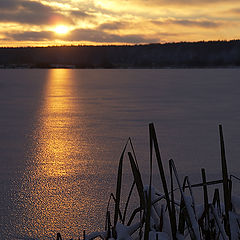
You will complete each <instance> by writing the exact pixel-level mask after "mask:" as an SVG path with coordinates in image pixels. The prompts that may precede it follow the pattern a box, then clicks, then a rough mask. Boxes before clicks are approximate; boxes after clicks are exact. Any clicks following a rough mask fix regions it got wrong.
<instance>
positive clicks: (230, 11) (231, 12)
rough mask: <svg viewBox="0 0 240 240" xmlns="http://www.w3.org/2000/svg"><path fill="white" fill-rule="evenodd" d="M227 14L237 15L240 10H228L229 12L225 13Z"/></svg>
mask: <svg viewBox="0 0 240 240" xmlns="http://www.w3.org/2000/svg"><path fill="white" fill-rule="evenodd" d="M227 13H230V14H237V15H239V14H240V8H233V9H230V10H229V11H227Z"/></svg>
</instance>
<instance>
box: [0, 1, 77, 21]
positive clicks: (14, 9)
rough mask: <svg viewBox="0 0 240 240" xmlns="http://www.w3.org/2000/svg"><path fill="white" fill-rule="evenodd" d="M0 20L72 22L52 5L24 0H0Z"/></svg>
mask: <svg viewBox="0 0 240 240" xmlns="http://www.w3.org/2000/svg"><path fill="white" fill-rule="evenodd" d="M0 21H1V22H16V23H24V24H35V25H42V24H54V23H57V22H61V23H69V24H73V21H72V19H71V18H69V17H66V16H65V15H63V14H61V13H59V12H57V11H56V10H55V9H53V8H52V7H50V6H46V5H43V4H42V3H40V2H36V1H26V0H1V1H0Z"/></svg>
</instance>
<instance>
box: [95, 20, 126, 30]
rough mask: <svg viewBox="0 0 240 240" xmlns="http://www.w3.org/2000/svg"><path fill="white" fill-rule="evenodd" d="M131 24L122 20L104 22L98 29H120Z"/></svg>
mask: <svg viewBox="0 0 240 240" xmlns="http://www.w3.org/2000/svg"><path fill="white" fill-rule="evenodd" d="M129 24H130V23H127V22H120V21H115V22H106V23H102V24H101V25H99V26H98V29H99V30H118V29H124V28H126V27H127V26H128V25H129Z"/></svg>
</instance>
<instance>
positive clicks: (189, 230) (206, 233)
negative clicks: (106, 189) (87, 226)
mask: <svg viewBox="0 0 240 240" xmlns="http://www.w3.org/2000/svg"><path fill="white" fill-rule="evenodd" d="M219 134H220V148H221V167H222V178H221V179H218V180H215V181H207V180H206V173H205V169H201V172H202V182H201V183H198V184H191V182H190V179H189V177H188V176H186V177H185V178H184V181H183V182H182V183H181V182H180V179H179V177H178V172H177V168H176V166H175V163H174V161H173V160H172V159H170V160H169V171H170V184H169V185H170V187H169V186H168V184H167V181H166V177H165V171H164V168H163V163H162V159H161V155H160V150H159V146H158V141H157V137H156V132H155V128H154V125H153V124H152V123H151V124H149V135H150V173H149V183H148V185H143V181H142V177H141V173H140V170H139V167H138V163H137V159H136V155H135V152H134V148H133V145H132V141H131V139H130V138H129V139H128V141H127V143H126V145H125V147H124V149H123V152H122V154H121V157H120V161H119V166H118V174H117V185H116V192H115V194H113V193H111V195H110V200H111V199H112V200H113V204H114V211H113V212H110V211H109V204H110V200H109V202H108V206H107V212H106V221H105V229H104V231H102V232H94V233H91V234H89V235H86V234H85V233H84V237H83V239H84V240H90V239H95V238H101V239H117V240H134V239H136V240H138V239H143V240H165V239H172V240H180V239H181V240H182V239H192V240H200V239H206V240H208V239H209V240H211V239H212V240H218V239H219V240H222V239H223V240H225V239H231V240H235V239H236V240H237V239H240V213H239V210H240V197H237V196H232V185H233V184H232V179H233V178H234V179H236V180H238V181H240V179H239V178H238V177H236V176H233V175H231V176H230V177H229V175H228V171H227V161H226V156H225V146H224V138H223V131H222V126H221V125H220V126H219ZM127 145H129V146H130V149H131V151H130V152H128V153H127V155H128V159H129V162H130V166H131V171H132V175H133V179H134V180H133V184H132V185H131V188H130V192H129V195H128V197H127V201H126V203H125V206H124V208H123V209H121V207H122V205H121V204H120V203H121V201H122V199H121V190H122V178H123V161H124V155H125V154H126V149H127ZM154 153H155V158H154ZM153 159H156V162H157V166H158V170H159V180H160V182H161V183H162V185H161V186H162V187H161V188H162V193H159V192H158V191H157V190H156V189H155V187H156V188H159V186H155V187H154V186H153V185H152V175H153V173H152V172H153V171H152V169H153ZM210 185H217V186H220V187H221V188H222V191H223V199H221V197H220V193H219V192H220V191H219V189H218V188H215V190H214V193H213V199H209V194H208V191H209V189H208V186H210ZM134 188H136V191H135V194H136V195H134V191H133V189H134ZM193 188H201V189H202V192H203V203H202V204H200V205H196V204H195V201H194V195H193ZM178 196H179V198H180V199H179V200H177V199H176V198H177V197H178ZM130 198H138V199H139V206H138V207H137V208H136V209H135V210H133V212H132V213H130V214H129V212H128V214H127V211H128V205H129V201H130ZM126 216H130V217H129V219H128V221H126V218H127V217H126ZM59 237H60V235H59ZM58 239H60V238H58Z"/></svg>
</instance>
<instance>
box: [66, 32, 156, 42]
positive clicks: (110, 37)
mask: <svg viewBox="0 0 240 240" xmlns="http://www.w3.org/2000/svg"><path fill="white" fill-rule="evenodd" d="M66 38H67V39H66V40H68V41H90V42H98V43H105V42H109V43H114V42H119V43H144V42H156V41H159V39H155V38H147V37H145V36H144V35H137V34H129V35H123V36H122V35H117V34H110V33H106V32H103V31H100V30H94V29H77V30H74V31H72V32H71V34H69V36H68V37H66Z"/></svg>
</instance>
